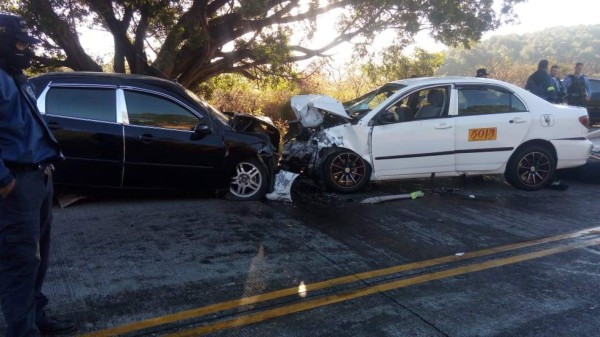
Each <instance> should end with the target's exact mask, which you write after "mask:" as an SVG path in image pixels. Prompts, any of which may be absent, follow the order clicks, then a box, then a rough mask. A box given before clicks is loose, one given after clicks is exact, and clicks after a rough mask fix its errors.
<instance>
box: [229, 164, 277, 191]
mask: <svg viewBox="0 0 600 337" xmlns="http://www.w3.org/2000/svg"><path fill="white" fill-rule="evenodd" d="M268 187H269V181H268V177H267V170H266V168H265V166H264V165H263V164H262V163H261V162H260V161H258V160H257V159H247V160H243V161H241V162H239V163H237V165H236V166H235V172H234V174H233V176H232V177H231V182H230V184H229V192H228V193H227V198H228V199H230V200H240V201H248V200H259V199H262V197H263V196H264V195H265V194H266V193H267V189H268Z"/></svg>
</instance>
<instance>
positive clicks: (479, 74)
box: [476, 68, 489, 77]
mask: <svg viewBox="0 0 600 337" xmlns="http://www.w3.org/2000/svg"><path fill="white" fill-rule="evenodd" d="M476 76H477V77H483V76H489V74H488V72H487V69H485V68H480V69H477V75H476Z"/></svg>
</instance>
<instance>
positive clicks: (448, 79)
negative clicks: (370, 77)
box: [391, 76, 509, 86]
mask: <svg viewBox="0 0 600 337" xmlns="http://www.w3.org/2000/svg"><path fill="white" fill-rule="evenodd" d="M391 83H397V84H404V85H410V86H413V85H429V84H434V85H435V84H445V83H457V84H458V83H464V84H467V83H480V84H503V85H505V84H509V83H506V82H503V81H499V80H495V79H492V78H483V77H472V76H442V77H415V78H407V79H402V80H398V81H394V82H391Z"/></svg>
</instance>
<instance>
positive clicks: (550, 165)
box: [504, 145, 556, 191]
mask: <svg viewBox="0 0 600 337" xmlns="http://www.w3.org/2000/svg"><path fill="white" fill-rule="evenodd" d="M555 171H556V159H554V155H553V154H552V153H551V152H550V151H549V150H548V149H547V148H546V147H543V146H537V145H528V146H525V147H523V148H521V149H519V150H517V152H515V153H514V154H513V155H512V157H511V158H510V160H509V161H508V165H507V166H506V172H505V174H504V175H505V177H506V180H508V182H509V183H510V184H511V185H512V186H514V187H516V188H518V189H521V190H525V191H536V190H539V189H541V188H543V187H544V186H546V185H548V184H549V183H550V182H551V181H552V179H553V177H554V172H555Z"/></svg>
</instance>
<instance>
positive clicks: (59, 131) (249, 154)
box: [31, 72, 279, 200]
mask: <svg viewBox="0 0 600 337" xmlns="http://www.w3.org/2000/svg"><path fill="white" fill-rule="evenodd" d="M31 81H32V82H33V83H34V84H35V86H36V90H37V95H38V107H39V109H40V111H41V112H42V114H43V115H44V117H45V118H46V122H47V123H48V126H49V127H50V129H51V130H52V132H53V133H54V135H55V136H56V138H57V139H58V141H59V143H60V145H61V147H62V151H63V153H64V155H65V157H66V160H65V161H64V162H62V163H60V164H58V165H57V169H56V173H55V183H56V184H59V185H60V184H62V185H75V186H88V187H102V188H134V189H186V190H221V189H223V190H225V189H227V190H228V196H229V197H231V198H232V199H236V200H257V199H261V198H262V197H263V196H264V195H265V194H266V193H267V192H268V191H270V190H271V189H272V185H273V184H272V182H273V178H274V168H275V165H276V163H277V160H278V155H277V148H278V144H279V132H278V130H277V128H276V127H275V126H273V124H272V123H270V122H269V120H268V119H261V118H257V117H253V116H250V115H243V114H230V115H225V114H223V113H221V112H219V111H217V110H216V109H215V108H213V107H211V106H210V105H209V104H207V103H206V102H204V101H202V100H201V99H199V98H198V97H196V96H195V95H194V94H193V93H192V92H190V91H189V90H186V89H185V88H183V87H182V86H180V85H179V84H177V83H175V82H171V81H167V80H162V79H158V78H154V77H149V76H139V75H126V74H108V73H90V72H70V73H48V74H43V75H40V76H37V77H34V78H32V79H31Z"/></svg>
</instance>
